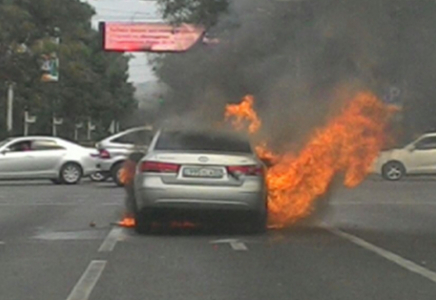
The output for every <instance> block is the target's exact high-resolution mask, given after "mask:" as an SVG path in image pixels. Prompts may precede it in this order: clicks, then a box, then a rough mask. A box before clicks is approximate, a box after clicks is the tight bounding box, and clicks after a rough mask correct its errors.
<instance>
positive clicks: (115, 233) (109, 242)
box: [98, 227, 123, 252]
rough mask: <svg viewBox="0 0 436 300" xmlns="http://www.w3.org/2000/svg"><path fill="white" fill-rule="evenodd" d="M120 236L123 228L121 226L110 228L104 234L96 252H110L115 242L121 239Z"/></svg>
mask: <svg viewBox="0 0 436 300" xmlns="http://www.w3.org/2000/svg"><path fill="white" fill-rule="evenodd" d="M122 236H123V228H121V227H114V228H112V230H111V231H110V232H109V234H108V235H107V236H106V238H105V239H104V241H103V243H102V244H101V246H100V248H99V249H98V252H111V251H112V250H114V248H115V245H116V244H117V242H118V241H120V240H121V239H122Z"/></svg>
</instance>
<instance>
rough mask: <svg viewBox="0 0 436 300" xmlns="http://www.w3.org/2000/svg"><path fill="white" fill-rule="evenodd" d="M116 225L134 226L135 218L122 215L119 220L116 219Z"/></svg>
mask: <svg viewBox="0 0 436 300" xmlns="http://www.w3.org/2000/svg"><path fill="white" fill-rule="evenodd" d="M117 225H118V226H121V227H128V228H131V227H135V218H133V217H124V218H123V219H122V220H121V221H118V223H117Z"/></svg>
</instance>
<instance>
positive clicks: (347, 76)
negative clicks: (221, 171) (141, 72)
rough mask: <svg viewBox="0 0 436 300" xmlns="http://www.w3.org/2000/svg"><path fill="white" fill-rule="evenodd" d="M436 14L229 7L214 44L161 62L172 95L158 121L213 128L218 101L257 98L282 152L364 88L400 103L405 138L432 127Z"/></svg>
mask: <svg viewBox="0 0 436 300" xmlns="http://www.w3.org/2000/svg"><path fill="white" fill-rule="evenodd" d="M435 13H436V3H435V1H430V0H428V1H427V0H420V1H416V0H384V1H379V0H365V1H361V0H342V1H341V0H312V1H273V0H269V1H266V0H234V1H232V2H231V6H230V10H229V12H228V13H227V14H223V15H222V16H221V17H220V21H219V22H218V24H217V25H216V26H215V27H214V28H211V29H210V30H209V31H210V33H211V34H212V35H214V36H216V37H217V38H219V39H220V40H221V42H220V44H218V45H214V46H211V45H209V46H206V45H198V46H197V47H196V48H195V49H193V50H192V51H190V52H188V53H185V54H178V55H168V56H166V57H164V58H162V59H161V60H160V62H159V64H158V66H157V75H158V76H159V77H160V79H161V80H162V81H163V82H165V83H166V84H168V85H169V86H170V87H171V89H172V93H171V94H170V95H168V98H167V100H166V111H165V120H166V121H168V120H172V121H174V120H177V121H185V122H186V121H187V120H189V121H190V122H192V123H195V124H213V123H214V122H218V121H220V120H222V117H223V110H224V107H225V104H227V103H235V102H239V100H240V98H241V97H242V96H243V95H245V94H254V95H255V96H256V99H257V101H256V108H257V110H258V111H259V113H260V115H261V117H262V119H263V121H264V127H263V129H264V131H265V132H268V136H269V137H270V138H271V139H272V141H273V142H274V143H275V144H276V145H281V144H282V143H283V142H285V143H288V142H289V141H301V139H302V138H304V137H306V136H307V134H308V133H309V132H310V131H311V130H313V128H314V127H316V126H318V125H320V124H322V123H323V122H325V118H326V117H327V116H328V115H329V113H334V111H333V112H332V109H331V107H332V102H333V101H335V99H337V98H341V97H345V96H346V95H347V93H348V92H350V91H353V90H355V89H370V90H372V91H374V92H375V93H377V94H379V95H380V97H385V98H387V99H390V100H394V101H397V102H398V103H400V104H403V105H404V114H403V120H402V122H401V123H400V125H401V127H400V129H401V131H402V132H403V133H404V134H405V135H406V136H407V135H410V134H414V133H416V132H420V131H423V130H428V129H432V127H433V126H436V118H434V116H435V112H436V101H435V100H433V97H435V95H436V93H435V92H436V84H435V82H436V81H435V80H436V75H435V74H436V72H435V70H436V18H435V17H434V16H435ZM392 90H394V91H395V93H392V92H391V91H392ZM391 96H392V97H391ZM393 96H395V97H393ZM198 126H203V125H198Z"/></svg>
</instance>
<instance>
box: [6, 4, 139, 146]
mask: <svg viewBox="0 0 436 300" xmlns="http://www.w3.org/2000/svg"><path fill="white" fill-rule="evenodd" d="M94 13H95V12H94V10H93V8H92V7H91V6H89V5H88V4H86V3H83V2H82V1H80V0H68V1H65V0H9V1H6V0H3V1H0V79H1V81H2V84H1V85H0V92H1V95H2V96H1V98H0V99H5V97H6V85H4V84H3V83H5V82H7V81H8V82H14V83H15V103H14V134H21V133H22V132H23V131H22V127H23V112H24V109H25V108H27V109H28V110H29V112H30V114H31V115H36V116H37V118H38V119H37V122H36V124H34V125H32V126H31V130H30V131H31V133H39V134H50V133H51V122H52V116H53V115H56V116H57V117H62V118H64V124H63V125H62V126H61V127H60V128H59V132H60V134H61V135H62V136H65V137H69V138H71V137H72V133H73V129H74V126H75V124H77V123H79V122H84V123H86V122H87V121H88V120H89V119H91V120H92V122H93V123H94V124H95V125H97V130H99V131H100V132H97V135H100V134H105V133H104V131H105V129H106V128H108V127H109V125H110V123H111V121H112V120H114V119H115V120H120V119H121V118H124V117H125V115H127V114H129V113H130V112H131V111H132V110H133V109H135V108H136V102H135V100H134V98H133V93H134V88H133V86H132V84H131V83H129V82H128V62H129V59H130V58H129V57H128V56H125V55H123V54H119V53H105V52H103V51H102V50H101V38H100V36H99V34H98V32H97V31H96V30H94V29H93V28H92V27H91V17H92V16H93V14H94ZM56 28H58V29H59V34H60V44H59V45H56V44H55V43H53V42H52V38H53V37H54V36H55V34H56ZM53 51H54V52H56V53H57V54H58V57H59V60H60V70H59V71H60V80H59V81H58V82H50V83H46V82H41V72H40V58H41V55H42V54H49V53H51V52H53ZM5 109H6V106H5V101H0V111H2V112H4V111H5ZM1 134H3V135H4V134H5V114H4V113H2V114H0V135H1Z"/></svg>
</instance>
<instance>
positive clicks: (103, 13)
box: [84, 0, 159, 83]
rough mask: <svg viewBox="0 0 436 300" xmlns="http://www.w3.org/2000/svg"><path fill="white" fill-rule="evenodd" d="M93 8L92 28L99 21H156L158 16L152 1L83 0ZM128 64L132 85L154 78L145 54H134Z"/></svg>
mask: <svg viewBox="0 0 436 300" xmlns="http://www.w3.org/2000/svg"><path fill="white" fill-rule="evenodd" d="M84 1H85V2H88V3H89V4H91V5H92V6H94V7H95V9H96V11H97V15H96V16H95V17H94V19H93V24H94V26H97V24H98V22H100V21H107V22H109V21H129V22H132V21H138V22H141V21H142V22H146V21H158V20H159V14H158V11H157V7H156V4H155V2H154V1H144V0H84ZM134 55H135V58H134V59H132V60H131V62H130V69H129V73H130V81H133V82H134V83H140V82H145V81H149V80H153V79H154V76H153V73H152V71H151V69H150V67H149V66H148V64H147V58H146V54H145V53H136V54H134Z"/></svg>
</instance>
